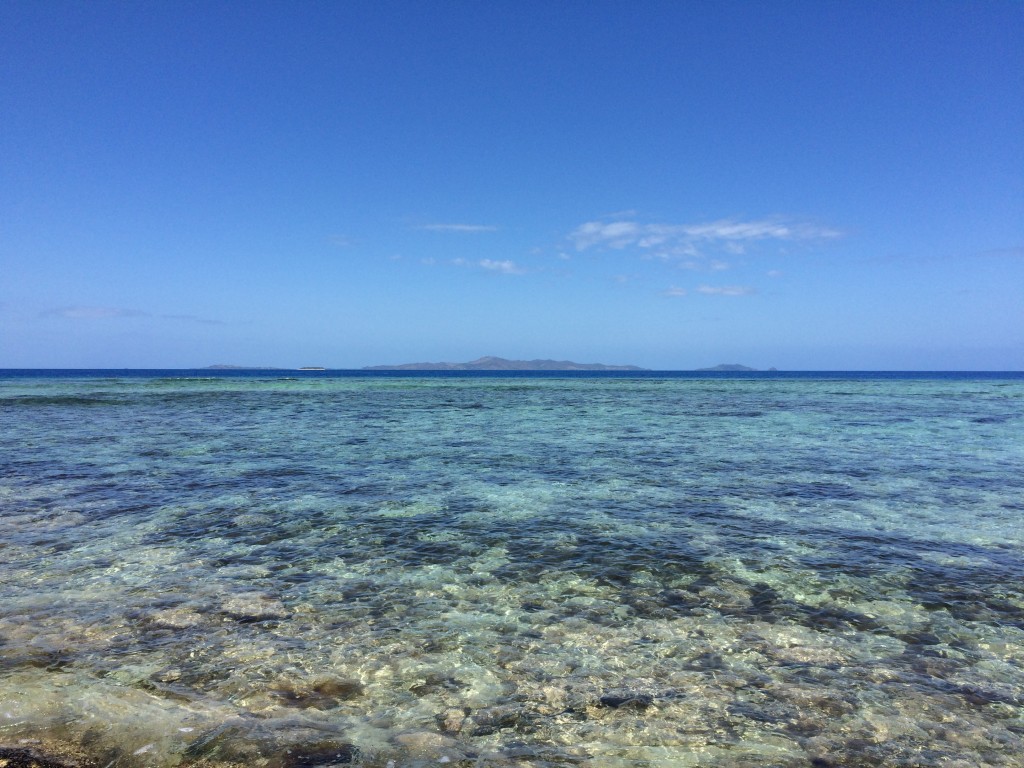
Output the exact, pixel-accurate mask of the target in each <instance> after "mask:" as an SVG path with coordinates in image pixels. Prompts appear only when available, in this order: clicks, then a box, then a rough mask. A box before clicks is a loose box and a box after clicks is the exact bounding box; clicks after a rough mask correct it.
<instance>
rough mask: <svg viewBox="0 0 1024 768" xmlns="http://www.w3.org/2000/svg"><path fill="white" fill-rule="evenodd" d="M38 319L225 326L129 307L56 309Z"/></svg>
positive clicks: (48, 311) (206, 320) (179, 315)
mask: <svg viewBox="0 0 1024 768" xmlns="http://www.w3.org/2000/svg"><path fill="white" fill-rule="evenodd" d="M40 317H62V318H65V319H67V320H109V319H117V318H139V317H149V318H156V319H159V320H179V321H182V322H187V323H202V324H203V325H226V324H227V323H225V322H224V321H223V320H214V319H211V318H208V317H201V316H200V315H187V314H157V315H155V314H153V313H152V312H144V311H142V310H141V309H131V308H129V307H96V306H74V307H57V308H56V309H48V310H46V311H45V312H41V313H40Z"/></svg>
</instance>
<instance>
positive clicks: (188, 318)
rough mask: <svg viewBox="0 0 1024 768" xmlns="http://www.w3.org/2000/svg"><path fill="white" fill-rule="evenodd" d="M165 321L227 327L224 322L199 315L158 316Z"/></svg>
mask: <svg viewBox="0 0 1024 768" xmlns="http://www.w3.org/2000/svg"><path fill="white" fill-rule="evenodd" d="M157 317H159V318H161V319H163V320H183V321H185V322H187V323H201V324H202V325H227V323H226V322H224V321H223V320H213V319H211V318H208V317H200V316H199V315H157Z"/></svg>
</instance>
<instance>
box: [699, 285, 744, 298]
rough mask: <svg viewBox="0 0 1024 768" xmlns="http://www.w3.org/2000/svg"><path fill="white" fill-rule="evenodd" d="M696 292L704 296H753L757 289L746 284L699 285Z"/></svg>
mask: <svg viewBox="0 0 1024 768" xmlns="http://www.w3.org/2000/svg"><path fill="white" fill-rule="evenodd" d="M697 293H703V294H704V295H705V296H753V295H754V294H755V293H757V289H756V288H751V287H750V286H747V285H701V286H698V287H697Z"/></svg>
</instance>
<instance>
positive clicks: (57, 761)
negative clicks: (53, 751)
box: [0, 745, 81, 768]
mask: <svg viewBox="0 0 1024 768" xmlns="http://www.w3.org/2000/svg"><path fill="white" fill-rule="evenodd" d="M80 765H81V764H80V763H79V762H78V761H77V760H72V759H70V758H63V757H55V756H53V755H48V754H46V753H44V752H42V751H41V750H38V749H36V748H35V747H28V746H19V747H10V746H3V745H0V766H3V768H79V766H80Z"/></svg>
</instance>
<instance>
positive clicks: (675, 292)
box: [662, 285, 686, 297]
mask: <svg viewBox="0 0 1024 768" xmlns="http://www.w3.org/2000/svg"><path fill="white" fill-rule="evenodd" d="M662 295H663V296H672V297H678V296H685V295H686V289H685V288H676V286H674V285H673V286H672V287H671V288H669V289H668V290H667V291H665V293H664V294H662Z"/></svg>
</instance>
